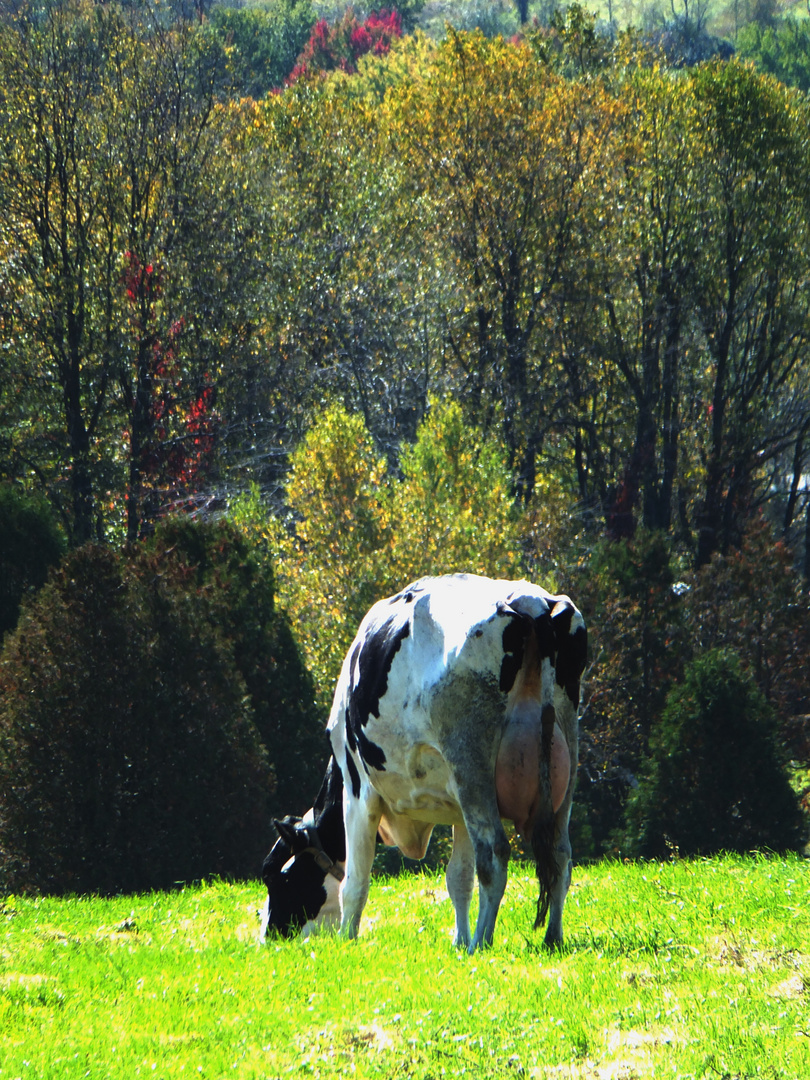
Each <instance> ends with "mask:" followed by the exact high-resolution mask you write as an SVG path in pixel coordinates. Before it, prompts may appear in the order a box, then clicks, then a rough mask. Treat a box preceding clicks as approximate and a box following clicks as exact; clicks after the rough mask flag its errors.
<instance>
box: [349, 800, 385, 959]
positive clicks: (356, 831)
mask: <svg viewBox="0 0 810 1080" xmlns="http://www.w3.org/2000/svg"><path fill="white" fill-rule="evenodd" d="M381 817H382V799H381V798H380V797H379V795H377V794H376V792H374V791H373V790H371V789H369V788H367V789H366V790H365V791H363V792H361V794H360V795H359V796H355V795H353V794H352V793H351V792H348V791H346V790H345V789H344V792H343V821H344V824H345V826H346V876H345V878H344V879H343V884H342V885H341V888H340V932H341V934H343V935H344V936H345V937H349V938H355V937H357V934H358V932H359V930H360V918H361V916H362V914H363V908H364V907H365V906H366V900H367V899H368V888H369V882H370V881H371V864H372V863H373V862H374V851H375V848H376V840H377V828H378V826H379V824H380V818H381Z"/></svg>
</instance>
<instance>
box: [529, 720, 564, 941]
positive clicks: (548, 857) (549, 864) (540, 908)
mask: <svg viewBox="0 0 810 1080" xmlns="http://www.w3.org/2000/svg"><path fill="white" fill-rule="evenodd" d="M555 720H556V714H555V712H554V706H553V705H544V706H543V712H542V716H541V725H542V735H541V740H540V801H539V805H538V808H537V814H536V816H535V819H534V827H533V829H532V852H533V854H534V859H535V864H536V866H537V880H538V882H539V884H540V895H539V896H538V898H537V918H536V919H535V920H534V927H535V929H538V928H539V927H541V926H542V925H543V924H544V923H545V921H546V916H547V915H548V909H549V904H550V903H551V893H552V890H553V888H554V885H555V884H556V882H557V877H558V876H559V870H558V868H557V860H556V859H555V857H554V843H555V829H556V822H555V816H554V804H553V801H552V797H551V741H552V738H553V736H554V723H555Z"/></svg>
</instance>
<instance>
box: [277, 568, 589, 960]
mask: <svg viewBox="0 0 810 1080" xmlns="http://www.w3.org/2000/svg"><path fill="white" fill-rule="evenodd" d="M586 647H587V637H586V631H585V623H584V621H583V618H582V615H581V614H580V612H579V611H578V610H577V608H576V607H575V606H574V604H573V603H572V602H571V600H569V598H568V597H567V596H553V595H551V594H550V593H548V592H546V591H545V590H544V589H542V588H540V587H539V586H537V585H533V584H531V583H530V582H528V581H498V580H493V579H491V578H486V577H480V576H477V575H472V574H451V575H446V576H443V577H432V578H421V579H420V580H418V581H415V582H413V584H411V585H408V586H407V587H406V588H405V589H403V590H402V591H401V592H399V593H397V594H396V596H392V597H389V598H387V599H385V600H381V601H379V602H378V603H377V604H375V605H374V606H373V607H372V608H371V610H370V611H369V612H368V614H367V615H366V616H365V618H364V619H363V621H362V622H361V624H360V628H359V630H358V632H357V636H356V637H355V639H354V642H353V644H352V645H351V647H350V649H349V652H348V654H347V656H346V659H345V660H344V663H343V667H342V670H341V673H340V678H339V680H338V684H337V688H336V691H335V696H334V703H333V706H332V711H331V714H330V717H329V722H328V725H327V729H328V732H329V736H330V740H331V745H332V754H333V756H332V758H331V760H330V762H329V767H328V769H327V774H326V777H325V779H324V783H323V785H322V787H321V791H320V793H319V795H318V798H317V799H316V801H315V804H314V806H313V808H312V809H311V810H310V811H308V813H307V814H306V815H305V816H304V818H303V819H298V818H285V819H284V820H283V821H281V822H276V826H277V829H278V831H279V839H278V841H277V843H276V845H275V846H274V848H273V849H272V851H271V852H270V854H269V855H268V856H267V859H266V860H265V864H264V868H263V878H264V881H265V883H266V885H267V888H268V898H267V902H266V904H265V910H264V914H263V919H262V936H264V935H265V933H266V932H267V930H268V929H271V928H275V929H278V930H280V931H281V932H282V933H289V932H293V931H295V930H296V929H299V928H300V929H303V930H304V932H309V931H310V930H312V929H314V928H316V927H320V926H326V925H334V924H336V923H337V921H338V919H339V922H340V930H341V933H342V934H343V935H345V936H347V937H349V938H353V937H355V936H356V935H357V933H358V930H359V926H360V918H361V915H362V912H363V908H364V906H365V903H366V899H367V897H368V890H369V881H370V875H371V865H372V860H373V858H374V852H375V842H376V840H377V839H381V840H382V841H383V842H384V843H385V844H388V845H392V846H393V845H396V846H397V847H399V849H400V850H401V851H402V853H403V854H404V855H406V856H408V857H409V858H413V859H421V858H423V857H424V855H425V852H426V850H427V846H428V841H429V839H430V835H431V832H432V830H433V827H434V825H437V824H446V825H451V826H452V829H453V849H452V855H451V857H450V860H449V862H448V865H447V875H446V877H447V889H448V893H449V895H450V898H451V900H452V903H453V907H454V910H455V943H456V945H458V946H462V947H465V948H467V949H468V950H469V951H470V952H473V951H475V950H476V949H478V948H480V947H483V946H486V945H489V944H490V943H491V942H492V938H493V932H494V929H495V921H496V918H497V914H498V908H499V906H500V902H501V898H502V896H503V892H504V889H505V886H506V875H507V863H508V859H509V842H508V840H507V837H506V833H505V832H504V828H503V824H502V821H503V820H509V821H512V822H513V823H514V825H515V828H516V830H517V832H518V833H519V834H520V835H521V836H522V837H525V838H526V839H527V840H528V841H529V842H530V844H531V848H532V851H533V854H534V857H535V862H536V867H537V877H538V882H539V887H540V894H539V898H538V902H537V917H536V920H535V927H539V926H542V925H543V923H544V922H545V920H546V916H548V925H547V929H546V935H545V943H546V945H548V946H549V947H555V946H559V945H561V944H562V939H563V931H562V913H563V905H564V902H565V896H566V893H567V890H568V886H569V883H570V875H571V846H570V842H569V838H568V821H569V817H570V813H571V800H572V796H573V790H574V783H575V779H576V770H577V755H578V730H577V726H578V716H577V713H578V706H579V696H580V680H581V677H582V673H583V671H584V668H585V658H586ZM476 874H477V877H478V885H479V901H480V902H479V911H478V919H477V922H476V927H475V933H474V934H473V935H472V936H471V935H470V926H469V909H470V901H471V898H472V890H473V884H474V877H475V875H476Z"/></svg>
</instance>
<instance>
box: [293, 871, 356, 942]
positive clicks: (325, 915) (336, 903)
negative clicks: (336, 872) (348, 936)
mask: <svg viewBox="0 0 810 1080" xmlns="http://www.w3.org/2000/svg"><path fill="white" fill-rule="evenodd" d="M345 865H346V864H345V863H342V862H338V863H335V866H339V867H340V869H341V870H343V869H345ZM323 887H324V888H325V889H326V901H325V903H324V905H323V907H322V908H321V910H320V911H319V912H318V914H317V915H316V916H315V918H314V919H310V920H309V922H307V923H305V924H304V927H303V929H302V930H301V936H302V937H305V938H307V937H311V936H312V935H313V934H319V933H320V932H321V931H322V930H332V929H337V927H338V926H339V925H340V882H339V881H338V880H337V878H335V877H334V876H333V875H332V874H327V875H326V877H325V878H324V882H323Z"/></svg>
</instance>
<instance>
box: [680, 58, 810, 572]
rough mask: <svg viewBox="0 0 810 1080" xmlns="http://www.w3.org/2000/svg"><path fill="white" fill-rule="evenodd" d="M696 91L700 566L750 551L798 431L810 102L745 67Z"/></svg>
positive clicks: (716, 70) (719, 68)
mask: <svg viewBox="0 0 810 1080" xmlns="http://www.w3.org/2000/svg"><path fill="white" fill-rule="evenodd" d="M694 85H695V96H696V101H697V104H698V115H699V117H700V119H701V130H700V131H696V132H695V139H696V141H697V144H698V146H699V155H700V161H701V163H702V166H703V168H702V170H701V176H700V177H699V183H698V188H697V192H698V193H699V197H700V204H701V205H700V214H701V216H702V217H703V218H704V219H705V220H709V221H711V222H712V223H713V227H712V229H711V230H710V232H709V235H708V236H707V238H706V242H705V243H704V244H703V246H702V250H701V253H700V259H699V260H698V261H697V263H696V266H695V275H694V284H695V292H694V298H693V302H694V304H695V311H696V315H697V318H698V320H699V323H700V328H701V331H702V334H703V338H704V341H705V343H706V350H707V353H708V356H709V357H710V361H711V367H710V374H709V379H708V386H707V398H706V403H705V404H706V411H707V427H708V435H707V438H706V442H705V461H706V465H705V469H706V472H705V483H704V486H703V497H702V505H701V508H700V514H699V537H698V546H697V553H696V560H697V564H698V565H699V566H700V565H703V564H704V563H705V562H706V561H707V560H708V559H709V557H710V556H711V554H712V552H713V551H715V550H718V549H719V550H720V551H724V552H725V551H727V550H728V549H729V546H730V545H732V544H735V545H736V544H739V541H740V537H741V533H742V526H743V524H744V522H745V520H746V518H747V516H748V514H749V513H750V510H751V507H752V505H755V500H754V493H755V486H756V483H757V479H758V475H760V466H761V463H762V462H763V461H767V460H768V459H769V458H770V457H771V456H772V455H773V454H774V452H776V451H778V449H779V448H780V447H781V445H782V444H783V442H784V441H785V440H786V439H791V438H795V436H796V434H797V430H796V428H795V427H794V426H793V424H795V421H796V419H798V418H796V417H795V416H794V420H793V422H792V424H790V425H785V423H784V419H785V414H784V412H783V407H784V404H785V402H786V401H788V400H790V398H791V397H792V396H793V395H794V391H795V390H796V389H797V388H798V385H799V382H800V381H802V379H803V376H802V375H800V372H801V371H802V370H803V367H804V357H805V353H806V349H807V344H808V341H810V297H808V294H807V290H806V288H805V287H804V281H805V275H806V265H807V264H806V252H807V237H808V217H807V207H808V205H810V204H808V193H810V187H808V184H809V183H810V181H808V168H807V156H806V155H807V146H806V139H805V138H804V136H803V132H804V131H805V130H806V123H807V118H806V104H805V103H803V102H800V101H798V100H797V99H795V98H794V97H791V96H790V95H788V94H787V93H786V92H785V91H784V89H783V88H782V87H780V86H779V85H778V84H777V83H776V82H775V81H773V80H771V79H767V78H765V77H763V76H761V75H758V74H756V73H755V72H753V71H752V70H751V69H750V68H747V67H744V66H743V65H741V64H737V63H730V64H725V65H720V64H711V65H708V66H707V67H705V68H702V69H700V70H699V71H698V72H697V73H696V75H695V77H694ZM791 427H792V430H791ZM800 427H801V424H800Z"/></svg>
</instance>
